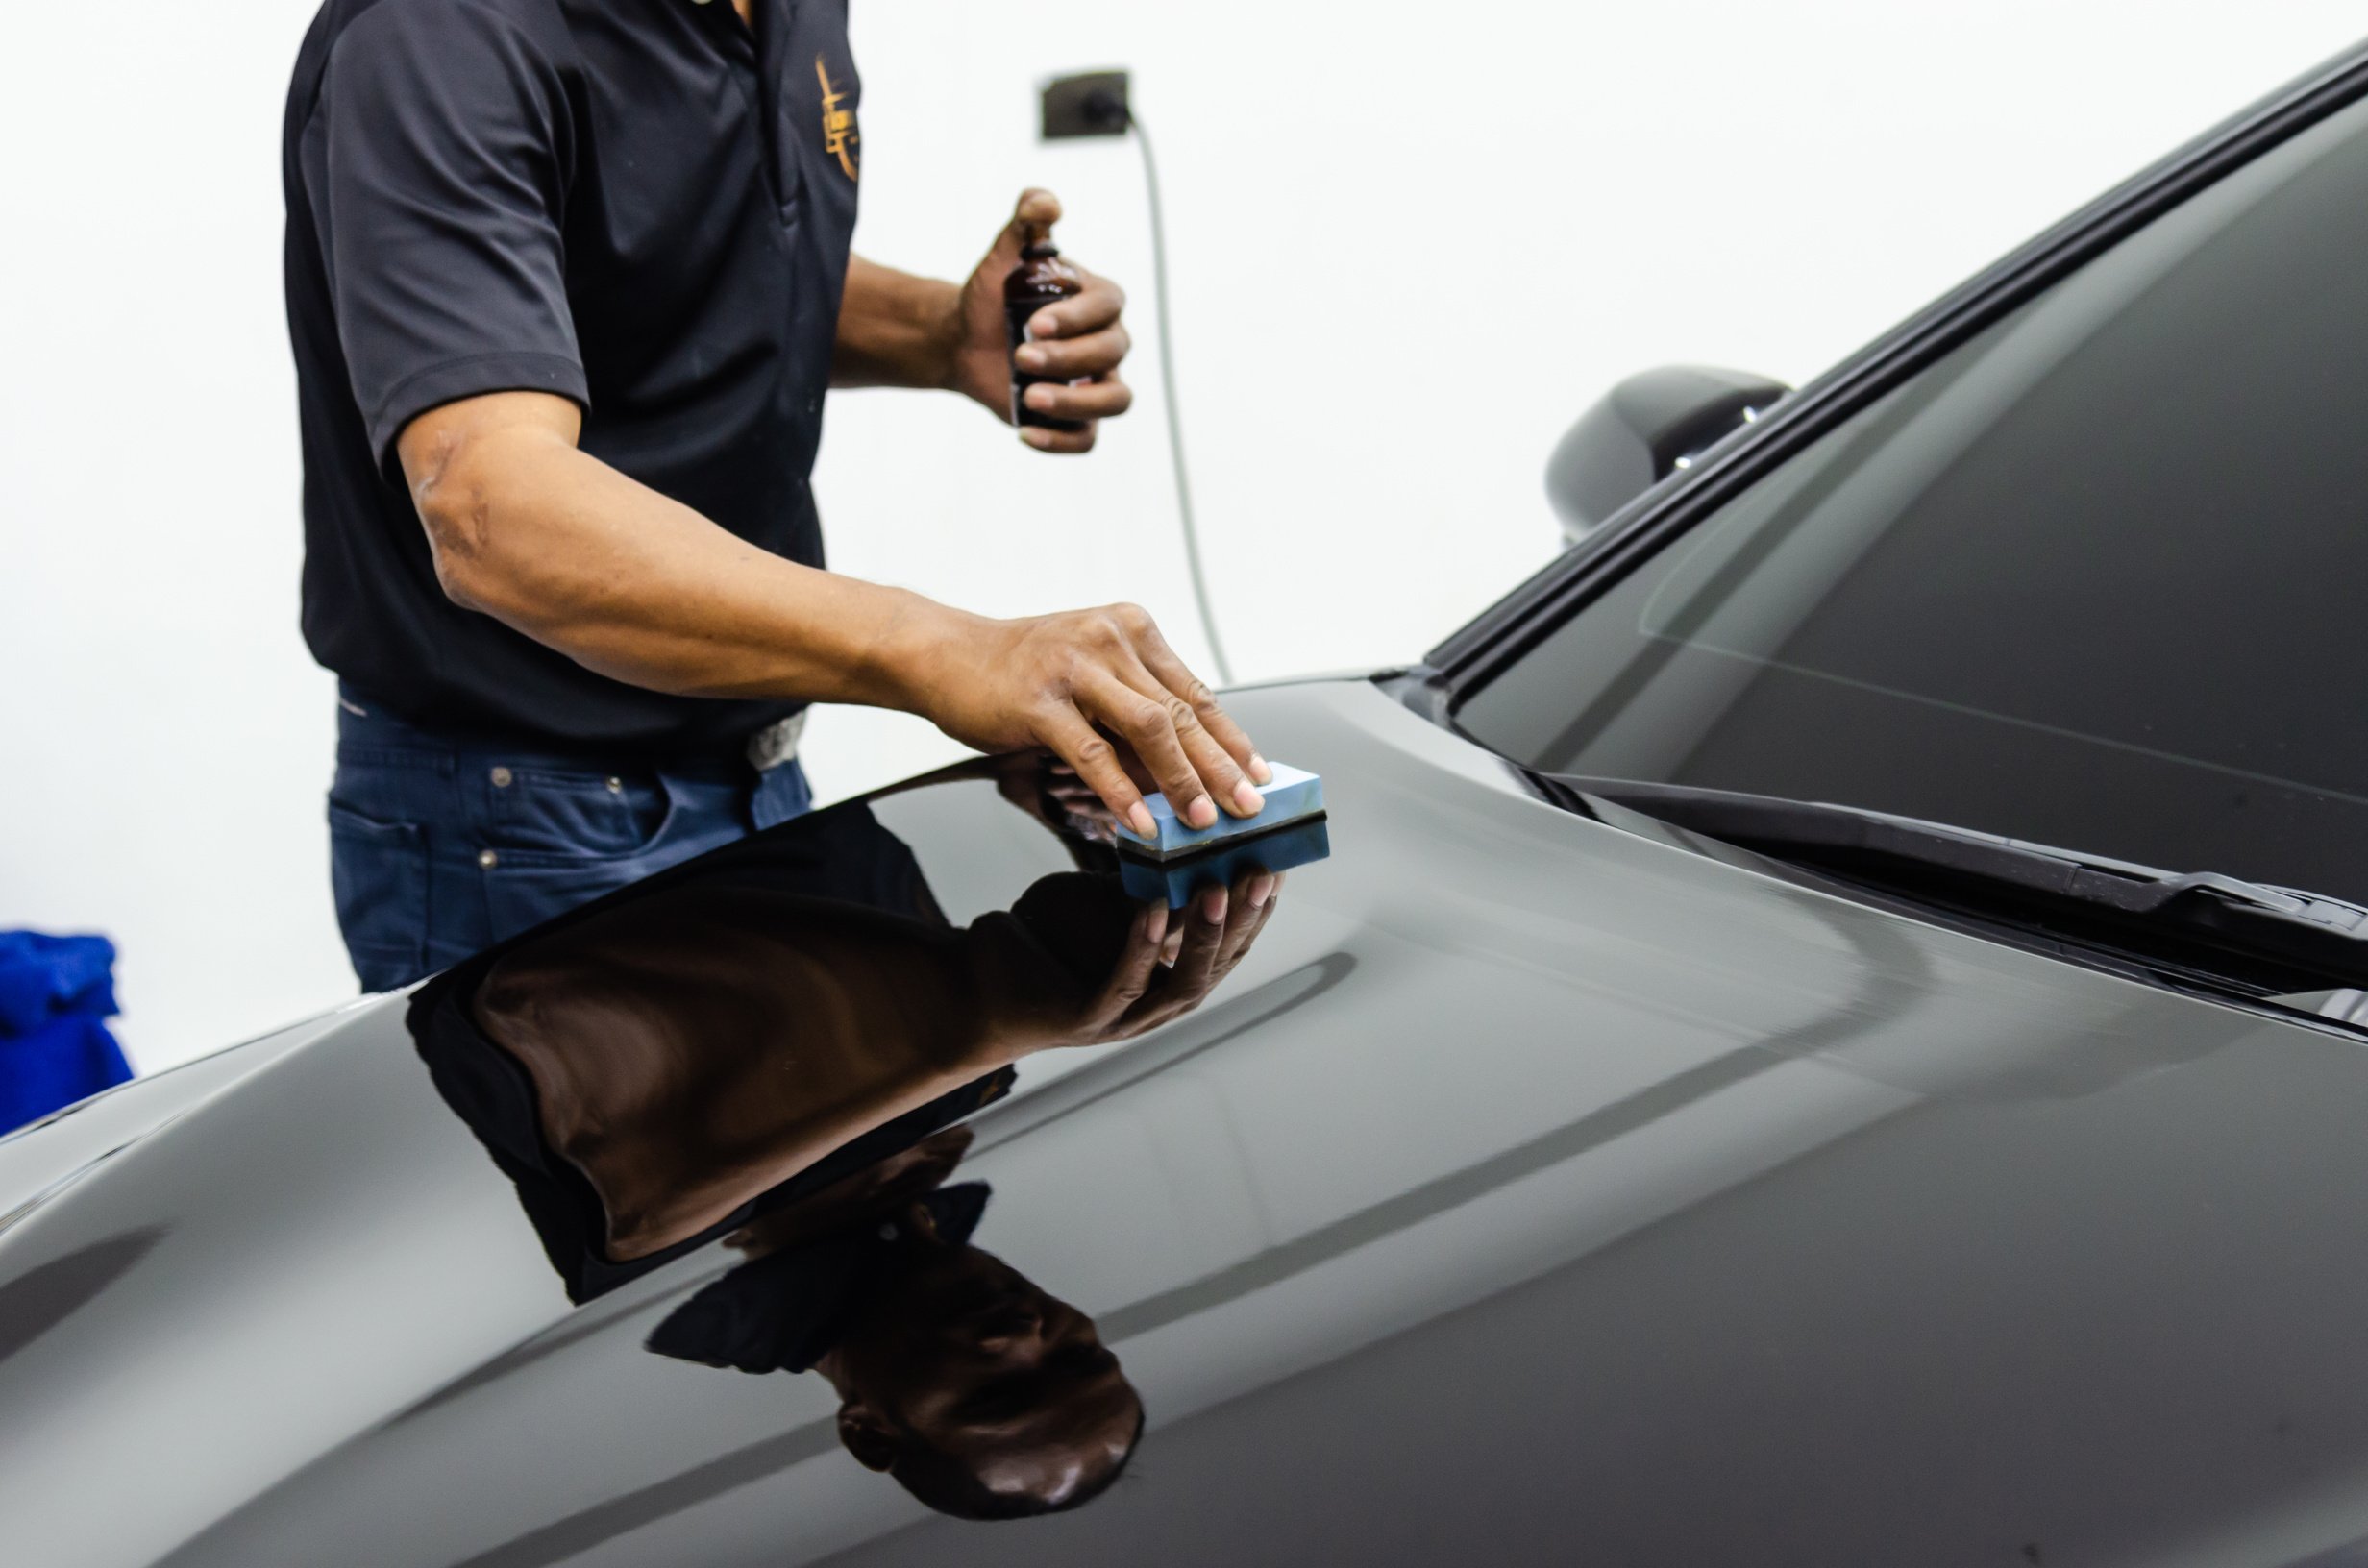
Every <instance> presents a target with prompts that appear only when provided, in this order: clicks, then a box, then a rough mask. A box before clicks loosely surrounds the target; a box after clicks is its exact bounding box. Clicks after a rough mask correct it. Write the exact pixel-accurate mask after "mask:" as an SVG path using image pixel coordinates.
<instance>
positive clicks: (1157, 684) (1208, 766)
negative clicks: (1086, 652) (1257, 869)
mask: <svg viewBox="0 0 2368 1568" xmlns="http://www.w3.org/2000/svg"><path fill="white" fill-rule="evenodd" d="M1120 678H1121V679H1122V680H1124V681H1125V682H1126V684H1127V685H1128V686H1130V687H1132V688H1133V689H1134V690H1135V691H1136V692H1137V693H1138V694H1140V695H1141V696H1143V697H1145V698H1148V699H1149V700H1151V701H1153V702H1156V703H1158V704H1159V706H1160V711H1161V712H1163V713H1164V714H1166V715H1167V717H1168V722H1169V723H1170V725H1171V726H1172V727H1173V729H1174V731H1175V736H1176V740H1177V742H1178V743H1179V744H1180V745H1181V746H1182V747H1184V755H1185V756H1186V757H1187V758H1189V759H1190V760H1191V762H1192V766H1193V772H1196V773H1197V774H1199V775H1200V781H1201V783H1202V784H1204V785H1206V786H1207V787H1208V790H1209V794H1210V798H1212V799H1215V800H1221V801H1222V802H1224V805H1225V809H1226V810H1227V811H1229V812H1231V813H1232V814H1233V815H1234V816H1236V817H1255V816H1257V815H1258V813H1259V812H1261V811H1263V810H1265V809H1266V801H1265V799H1264V798H1262V797H1261V796H1259V794H1258V790H1257V786H1255V785H1253V784H1252V783H1251V782H1250V780H1249V774H1248V772H1246V770H1245V769H1244V768H1243V766H1242V765H1241V764H1240V763H1239V762H1236V761H1235V760H1234V759H1233V757H1232V756H1231V754H1229V753H1228V752H1227V751H1226V750H1225V748H1224V747H1221V746H1220V745H1218V744H1217V738H1216V737H1215V736H1213V735H1211V734H1210V733H1209V731H1208V729H1207V727H1206V726H1205V725H1203V724H1202V723H1201V722H1200V716H1199V714H1197V713H1196V712H1195V711H1194V710H1193V707H1192V704H1191V703H1190V702H1187V701H1186V700H1184V699H1183V698H1182V697H1181V696H1179V695H1178V694H1177V693H1175V692H1172V691H1170V690H1169V689H1168V687H1167V686H1166V685H1164V684H1163V683H1162V682H1161V681H1160V680H1159V678H1158V677H1157V676H1155V675H1153V674H1151V672H1150V671H1149V670H1148V669H1147V668H1146V667H1145V666H1144V665H1142V664H1141V663H1137V664H1136V666H1135V667H1134V668H1133V669H1132V670H1123V669H1122V670H1121V671H1120Z"/></svg>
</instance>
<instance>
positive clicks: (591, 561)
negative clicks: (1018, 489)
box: [414, 425, 958, 708]
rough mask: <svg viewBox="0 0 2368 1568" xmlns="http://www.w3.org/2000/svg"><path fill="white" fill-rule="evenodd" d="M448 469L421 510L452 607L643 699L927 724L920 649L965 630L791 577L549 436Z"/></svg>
mask: <svg viewBox="0 0 2368 1568" xmlns="http://www.w3.org/2000/svg"><path fill="white" fill-rule="evenodd" d="M443 455H444V457H445V460H444V461H442V462H440V463H432V464H428V465H423V473H422V476H421V479H420V482H418V483H417V484H416V485H415V486H414V497H415V499H416V501H417V502H418V504H419V508H420V513H421V516H422V517H423V519H425V520H426V521H427V523H428V527H429V534H430V538H431V540H432V543H433V546H434V551H435V561H436V572H437V576H439V578H440V579H441V580H442V582H443V585H444V588H445V591H446V592H447V593H448V594H450V595H451V596H452V598H453V599H454V600H456V601H457V602H459V603H461V604H463V605H466V606H467V607H469V608H471V609H475V610H480V611H482V612H483V613H485V614H488V615H491V616H493V617H495V618H496V619H497V620H500V621H502V622H504V623H506V625H510V626H512V627H514V628H516V629H517V630H519V631H522V632H524V633H526V634H527V635H528V636H530V637H532V638H534V639H535V640H536V641H538V642H542V643H546V644H549V645H550V646H551V647H553V648H555V649H558V650H559V651H561V652H563V653H565V654H567V655H568V656H569V657H571V658H573V659H575V660H577V661H578V662H579V663H580V664H582V665H584V666H586V667H587V668H589V669H593V670H597V671H599V672H600V673H601V674H605V675H610V676H613V677H614V678H616V679H618V680H622V681H627V682H629V683H630V684H632V685H635V686H644V687H648V688H650V689H652V690H654V691H661V692H670V693H674V694H677V695H681V696H692V697H771V698H792V699H802V700H809V701H828V702H860V703H867V704H871V705H874V706H879V707H896V708H910V707H911V706H913V705H914V695H915V694H914V691H913V678H912V674H911V666H912V665H913V663H914V662H915V661H914V660H913V658H912V657H911V651H912V649H913V647H914V645H915V643H916V642H917V641H918V642H925V641H926V640H928V639H929V638H930V637H931V636H932V635H933V628H934V623H936V622H938V621H942V620H946V619H950V618H954V617H956V615H957V613H958V612H954V611H950V610H948V609H947V608H946V607H945V606H943V605H939V604H936V603H934V602H932V601H931V600H925V599H923V598H922V597H921V596H919V595H917V594H911V593H907V592H904V591H903V590H900V589H894V588H884V587H881V586H879V585H877V584H875V583H868V582H863V581H860V580H857V579H855V578H852V577H846V576H839V575H837V574H835V573H828V572H821V571H816V570H814V569H813V568H811V567H805V566H800V565H798V564H796V563H795V562H792V561H786V560H783V559H781V558H780V557H778V556H777V555H774V554H772V553H770V552H768V551H763V550H760V549H758V548H757V547H756V546H754V545H752V544H750V543H748V542H747V541H746V540H743V539H740V538H737V537H735V536H734V535H732V534H730V533H728V532H726V531H725V530H724V529H722V528H720V527H717V526H716V525H715V524H713V523H712V522H710V521H708V520H707V519H706V518H704V517H702V516H701V515H700V514H699V513H697V512H695V511H693V510H691V509H690V508H689V507H687V506H684V505H681V504H679V503H678V502H674V501H670V500H668V499H667V498H666V497H664V496H662V495H660V494H658V493H657V492H656V491H654V490H652V489H650V488H649V487H648V486H646V485H643V484H640V483H638V482H636V481H634V480H632V479H630V478H627V477H626V476H624V475H622V474H620V473H618V472H617V471H616V470H614V469H612V468H610V467H608V466H607V465H606V464H605V463H603V462H601V461H600V460H599V459H597V458H594V457H591V456H587V455H586V454H584V453H581V452H579V451H578V450H577V449H576V448H575V447H574V446H573V445H571V444H569V443H568V441H567V440H565V439H564V438H563V436H561V435H560V434H558V433H556V432H554V431H552V430H550V429H545V428H541V427H539V426H523V425H495V426H493V427H492V428H487V429H475V430H470V431H467V432H464V433H462V434H461V435H460V437H459V438H458V439H456V441H454V442H453V443H452V447H451V450H450V451H449V452H448V453H445V454H443Z"/></svg>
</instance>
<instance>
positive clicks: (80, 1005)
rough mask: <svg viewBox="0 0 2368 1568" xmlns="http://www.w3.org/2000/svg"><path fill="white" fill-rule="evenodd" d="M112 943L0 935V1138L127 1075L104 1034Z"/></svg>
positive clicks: (111, 992) (127, 1067)
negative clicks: (11, 1129)
mask: <svg viewBox="0 0 2368 1568" xmlns="http://www.w3.org/2000/svg"><path fill="white" fill-rule="evenodd" d="M114 966H115V944H114V943H111V942H109V941H108V940H107V939H106V938H105V937H47V936H42V935H41V934H40V933H38V932H36V931H0V1132H6V1131H8V1130H9V1129H10V1128H12V1127H21V1126H23V1125H24V1124H25V1123H26V1122H29V1121H37V1120H39V1119H40V1118H41V1117H43V1116H45V1115H49V1114H50V1113H51V1112H52V1111H56V1110H58V1109H60V1108H61V1107H63V1106H68V1105H72V1104H73V1103H74V1102H75V1101H76V1100H80V1099H86V1098H88V1097H89V1096H90V1095H93V1094H96V1093H97V1092H98V1091H99V1090H103V1089H106V1088H108V1087H110V1086H111V1085H114V1084H120V1083H122V1082H123V1081H124V1080H125V1079H127V1078H129V1077H131V1076H132V1066H131V1064H130V1063H128V1062H126V1061H125V1060H124V1059H123V1048H122V1047H121V1046H119V1045H117V1044H116V1043H115V1037H114V1036H113V1035H111V1034H110V1033H108V1029H107V1023H106V1020H107V1019H108V1018H110V1017H113V1016H114V1014H115V1012H116V1011H117V1009H116V1007H115V981H114V972H113V971H114Z"/></svg>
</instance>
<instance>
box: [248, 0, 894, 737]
mask: <svg viewBox="0 0 2368 1568" xmlns="http://www.w3.org/2000/svg"><path fill="white" fill-rule="evenodd" d="M752 10H753V25H751V24H749V23H744V22H742V21H741V19H740V17H739V15H738V14H737V13H736V12H734V10H733V9H732V6H731V4H730V0H328V3H327V4H326V5H324V6H323V7H322V9H321V12H320V14H319V15H318V16H317V17H316V18H315V19H314V21H313V23H312V28H311V31H310V33H309V34H308V35H307V37H306V38H305V43H304V47H303V50H302V52H301V53H300V54H299V56H298V58H297V62H296V74H295V80H294V82H293V84H292V86H291V87H290V89H289V93H288V104H287V117H286V124H285V131H284V143H283V159H282V173H283V180H284V185H285V189H286V197H287V216H288V222H287V240H286V285H287V306H288V330H289V335H290V337H291V339H292V342H293V345H294V349H295V356H296V378H297V392H298V403H299V409H300V417H301V421H302V427H303V440H304V462H305V486H304V514H305V573H304V631H305V638H306V641H307V642H308V644H309V645H310V647H311V649H312V651H313V654H314V656H315V657H317V658H318V659H319V660H320V661H321V663H323V664H325V665H327V666H328V667H329V668H330V669H332V670H334V671H335V672H336V673H337V674H339V675H341V676H343V677H344V678H345V679H346V681H347V682H348V683H349V684H351V685H352V686H353V687H354V688H356V689H357V690H358V692H360V693H361V694H363V695H364V696H365V697H366V698H371V699H374V700H375V701H376V702H377V703H379V704H381V705H382V706H383V707H385V708H387V709H388V710H390V711H391V712H393V713H394V714H396V715H397V716H398V717H400V718H403V719H405V720H407V721H409V722H410V723H415V724H419V725H423V726H426V727H429V728H432V729H438V730H442V731H445V732H448V733H452V734H454V735H455V736H456V737H463V738H472V739H482V740H506V741H511V742H514V743H518V744H527V743H531V744H533V745H534V746H536V747H542V748H547V749H557V750H571V751H581V752H586V753H592V754H599V755H606V756H618V755H626V754H632V755H642V754H655V755H661V756H662V755H666V754H674V753H687V752H697V751H703V750H708V749H715V750H723V749H727V748H730V747H736V746H737V745H738V744H739V743H740V742H742V741H743V740H745V738H746V737H747V736H748V735H749V734H750V733H751V732H752V731H754V730H756V729H758V728H760V727H762V726H763V725H764V724H767V723H771V722H773V721H774V720H776V719H778V718H780V717H782V716H784V715H786V714H787V713H789V712H790V711H792V709H793V708H794V706H795V704H792V703H785V702H753V701H740V700H729V701H727V700H720V699H710V698H680V697H668V696H662V695H660V694H658V693H655V692H649V691H644V690H641V689H640V688H638V687H633V686H629V685H626V684H624V683H622V682H620V681H615V680H611V679H609V678H607V677H606V676H604V675H599V674H593V673H592V672H591V671H588V670H586V669H584V668H583V667H582V666H580V665H579V664H577V663H576V662H575V661H574V660H572V659H570V658H568V657H567V656H566V655H565V654H563V653H559V652H556V651H555V650H554V649H549V648H546V647H544V646H542V645H541V644H539V643H536V642H534V641H533V640H531V639H530V638H528V637H525V636H523V635H521V634H520V633H518V632H515V631H512V630H510V629H509V628H508V627H506V626H505V625H502V624H501V623H499V622H497V621H495V620H494V619H493V618H492V617H490V616H485V615H480V614H476V613H474V612H471V611H467V610H463V609H461V608H459V607H458V606H457V605H455V604H454V603H452V601H451V600H447V599H446V598H445V597H444V594H443V592H442V590H441V589H440V588H439V587H438V586H437V583H436V578H435V569H434V565H433V562H432V557H431V555H430V552H429V549H428V540H427V534H426V531H425V529H424V528H423V527H422V526H421V524H420V521H419V517H418V515H417V513H416V511H415V510H414V509H413V506H412V504H411V500H410V496H409V494H408V492H407V489H406V487H405V485H404V482H403V477H402V470H401V467H400V465H399V464H398V463H397V462H396V460H395V453H394V444H395V437H396V435H397V434H398V433H399V432H400V431H401V430H402V429H403V428H404V426H405V425H406V424H407V423H408V422H409V421H410V420H411V419H413V418H415V417H416V416H418V415H419V414H421V413H424V412H426V411H427V410H428V409H430V408H433V407H435V406H437V405H438V404H445V403H450V402H453V401H455V400H456V399H460V398H466V397H472V396H476V395H478V394H481V393H486V392H498V391H509V390H517V389H530V390H536V391H543V392H551V393H556V394H558V395H559V396H561V397H566V398H570V399H573V400H574V401H575V402H576V403H578V404H580V405H581V406H582V408H583V433H582V437H581V443H580V444H581V446H582V449H583V450H584V451H585V452H586V453H590V454H591V455H593V456H595V457H598V458H600V459H601V460H602V461H604V462H605V463H607V464H609V465H610V466H611V467H613V468H616V469H618V470H620V471H621V472H623V473H625V474H627V475H629V476H631V477H632V478H636V479H638V480H640V481H641V482H642V483H644V484H647V485H649V486H650V487H651V488H653V489H654V490H657V491H659V492H661V493H662V494H664V495H667V496H670V497H672V498H673V499H675V500H676V501H678V502H682V503H683V504H685V505H687V506H691V507H693V508H695V509H697V510H698V511H699V512H701V513H703V515H705V516H706V517H708V518H709V519H711V520H713V521H714V522H715V523H717V524H718V525H720V526H721V527H725V528H726V529H728V530H729V531H730V532H732V533H734V534H737V535H739V536H740V537H741V538H743V539H746V540H748V541H750V542H751V543H752V544H755V545H757V546H759V547H760V548H762V549H765V550H768V551H772V552H774V553H775V554H777V555H782V556H786V557H788V558H789V559H791V560H795V561H802V562H804V563H805V564H807V565H810V566H820V565H821V564H822V562H823V549H822V532H821V526H820V521H819V519H818V518H817V517H816V515H815V510H814V498H813V493H812V490H811V488H810V486H809V484H808V476H809V475H810V474H811V472H812V469H813V464H814V454H815V450H816V447H817V444H818V443H819V441H820V439H821V434H822V408H823V394H824V392H825V390H826V388H827V387H828V385H829V380H830V357H831V346H832V342H833V339H834V336H835V334H836V329H837V323H838V315H839V300H840V295H841V292H842V290H843V288H844V285H845V282H846V277H847V258H848V244H849V239H850V236H851V233H852V232H853V228H854V221H855V186H856V176H857V173H858V170H859V167H860V155H861V146H860V142H859V139H858V133H857V129H856V124H855V107H856V99H857V92H858V87H857V83H856V78H855V68H854V62H853V61H852V59H851V57H850V55H849V53H848V44H847V6H846V0H754V5H753V8H752Z"/></svg>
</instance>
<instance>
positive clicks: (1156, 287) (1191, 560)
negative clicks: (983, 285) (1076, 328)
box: [1114, 105, 1233, 686]
mask: <svg viewBox="0 0 2368 1568" xmlns="http://www.w3.org/2000/svg"><path fill="white" fill-rule="evenodd" d="M1114 107H1115V105H1114ZM1118 112H1119V113H1120V114H1122V115H1123V116H1125V123H1126V126H1127V128H1128V129H1130V130H1132V131H1133V132H1134V134H1135V137H1134V139H1135V145H1136V146H1137V147H1139V148H1141V149H1142V151H1143V188H1144V190H1145V191H1146V192H1147V194H1148V195H1149V197H1150V199H1151V304H1152V309H1153V320H1154V321H1155V322H1156V324H1157V326H1158V330H1159V390H1160V401H1161V402H1162V403H1163V404H1166V407H1167V413H1168V456H1169V459H1170V461H1171V463H1172V465H1173V467H1174V469H1175V510H1176V518H1177V520H1178V522H1179V523H1181V525H1182V527H1183V533H1184V564H1185V565H1186V567H1188V568H1189V569H1190V570H1191V572H1192V578H1193V602H1194V603H1195V604H1196V605H1197V606H1198V608H1199V610H1200V630H1201V633H1202V635H1204V636H1206V637H1207V638H1208V640H1209V659H1210V662H1211V663H1213V664H1215V665H1216V667H1217V678H1218V682H1219V683H1220V684H1221V685H1225V686H1230V685H1232V684H1233V664H1232V661H1230V660H1228V659H1227V658H1226V657H1225V644H1224V639H1223V638H1221V637H1220V636H1219V635H1218V631H1217V612H1216V611H1215V610H1214V609H1212V608H1211V607H1210V603H1209V579H1208V574H1207V573H1206V572H1205V571H1204V570H1203V569H1202V567H1201V564H1200V529H1199V527H1198V526H1197V525H1196V523H1195V522H1194V520H1193V485H1192V477H1191V475H1190V473H1189V472H1188V471H1187V470H1186V468H1185V466H1184V416H1183V414H1182V413H1181V412H1180V411H1179V409H1178V407H1177V404H1176V397H1175V338H1174V334H1173V333H1172V332H1171V331H1169V330H1168V226H1167V222H1166V218H1165V215H1164V214H1163V213H1162V211H1161V209H1160V203H1159V162H1158V160H1157V159H1155V158H1153V157H1152V155H1151V138H1150V137H1149V136H1148V135H1146V134H1145V132H1144V129H1143V121H1142V119H1141V117H1140V116H1138V115H1136V114H1135V113H1134V111H1133V110H1131V109H1129V108H1123V107H1121V108H1119V110H1118Z"/></svg>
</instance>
